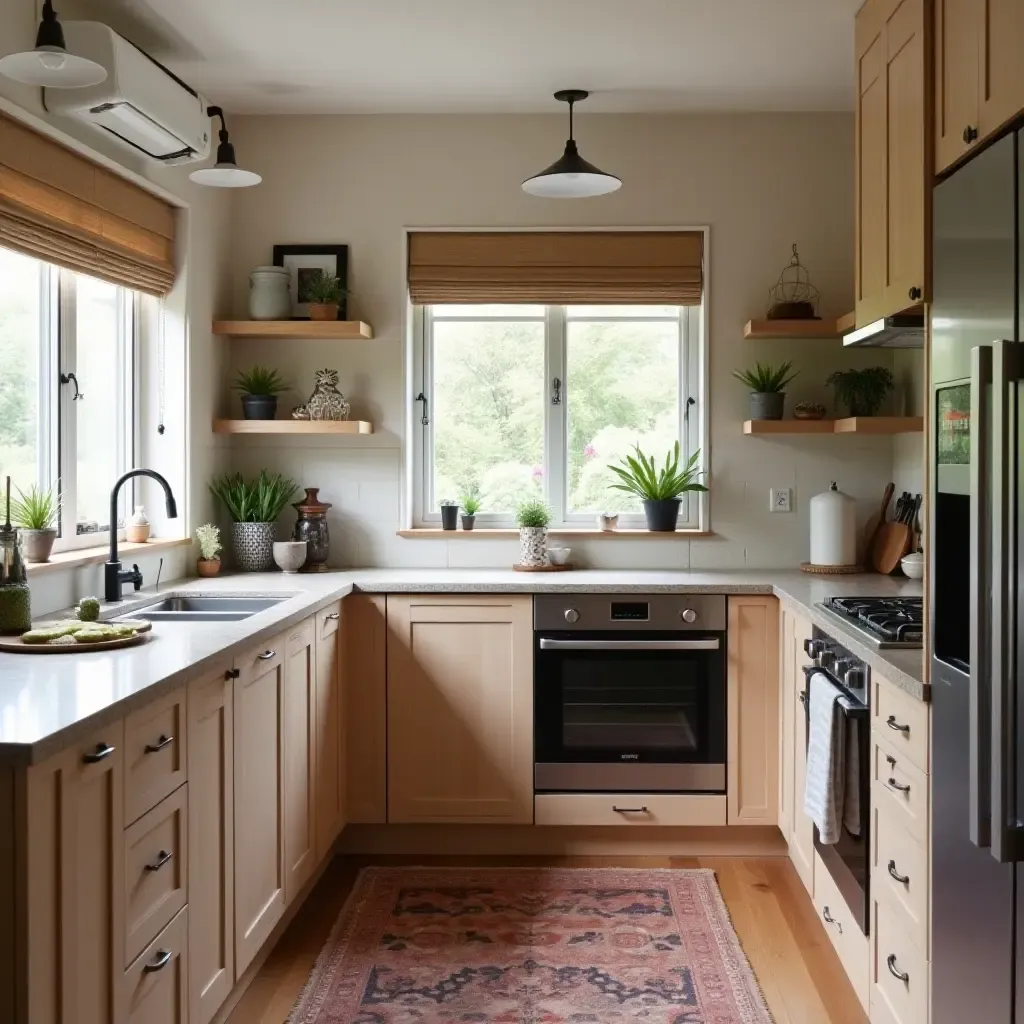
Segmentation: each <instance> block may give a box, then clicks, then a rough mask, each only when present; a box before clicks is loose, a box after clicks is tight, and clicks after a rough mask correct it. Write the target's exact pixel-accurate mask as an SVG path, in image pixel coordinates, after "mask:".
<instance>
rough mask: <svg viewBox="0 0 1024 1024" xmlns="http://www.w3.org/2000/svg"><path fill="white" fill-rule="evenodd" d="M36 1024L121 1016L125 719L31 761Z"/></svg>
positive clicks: (31, 995)
mask: <svg viewBox="0 0 1024 1024" xmlns="http://www.w3.org/2000/svg"><path fill="white" fill-rule="evenodd" d="M27 776H28V777H27V780H26V787H27V791H26V800H27V805H26V806H27V810H28V827H27V829H26V848H25V872H26V891H25V894H24V899H25V905H26V906H27V907H29V908H30V910H31V913H30V914H28V915H27V922H26V927H27V943H26V945H27V948H26V950H25V961H24V962H26V963H27V964H29V965H31V966H30V969H29V971H28V988H27V1013H26V1014H25V1017H26V1019H27V1020H30V1021H31V1022H32V1024H66V1022H68V1021H74V1022H75V1024H111V1021H115V1022H116V1021H118V1013H119V1000H120V986H121V979H122V977H123V975H124V950H125V933H124V927H125V925H124V722H123V720H121V719H118V720H117V721H116V722H112V723H110V724H109V725H106V726H104V727H103V728H101V729H97V730H96V732H95V733H94V734H92V735H91V736H89V737H87V738H86V739H84V740H83V741H82V742H81V743H77V744H75V745H74V746H73V747H71V748H69V749H67V750H65V751H62V752H61V753H60V754H58V755H57V756H55V757H53V758H52V759H51V760H49V761H45V762H43V763H42V764H39V765H35V766H33V767H32V768H30V769H29V770H28V773H27Z"/></svg>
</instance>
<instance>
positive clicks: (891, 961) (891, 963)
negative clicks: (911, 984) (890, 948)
mask: <svg viewBox="0 0 1024 1024" xmlns="http://www.w3.org/2000/svg"><path fill="white" fill-rule="evenodd" d="M885 965H886V967H888V968H889V973H890V974H891V975H892V976H893V977H894V978H898V979H899V980H900V981H902V982H903V984H904V985H906V984H907V982H908V981H910V975H909V974H907V972H906V971H901V970H900V969H899V968H898V967H897V966H896V954H895V953H890V954H889V955H888V956H887V957H886V958H885Z"/></svg>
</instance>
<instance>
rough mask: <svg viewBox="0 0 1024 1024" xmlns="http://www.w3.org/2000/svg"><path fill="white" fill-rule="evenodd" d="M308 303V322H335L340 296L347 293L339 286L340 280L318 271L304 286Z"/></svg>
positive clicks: (325, 272) (323, 271)
mask: <svg viewBox="0 0 1024 1024" xmlns="http://www.w3.org/2000/svg"><path fill="white" fill-rule="evenodd" d="M304 291H305V293H306V299H307V301H308V303H309V318H310V320H337V319H338V308H339V307H340V306H341V299H342V296H344V295H347V294H348V292H347V291H346V289H344V288H343V287H342V286H341V278H338V277H335V276H334V275H333V274H328V273H327V271H325V270H320V271H318V272H317V273H316V274H314V275H313V277H311V278H310V280H309V281H308V282H306V283H305V285H304Z"/></svg>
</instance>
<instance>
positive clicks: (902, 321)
mask: <svg viewBox="0 0 1024 1024" xmlns="http://www.w3.org/2000/svg"><path fill="white" fill-rule="evenodd" d="M843 345H844V346H846V345H849V346H850V347H851V348H854V347H856V348H924V314H923V313H900V314H898V315H897V316H887V317H883V318H882V319H881V320H876V321H875V322H874V323H870V324H868V325H867V326H866V327H859V328H858V329H857V330H855V331H850V333H849V334H844V335H843Z"/></svg>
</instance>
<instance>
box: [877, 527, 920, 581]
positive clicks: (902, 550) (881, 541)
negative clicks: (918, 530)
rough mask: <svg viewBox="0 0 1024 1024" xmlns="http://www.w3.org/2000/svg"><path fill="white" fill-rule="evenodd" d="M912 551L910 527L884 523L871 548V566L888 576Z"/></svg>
mask: <svg viewBox="0 0 1024 1024" xmlns="http://www.w3.org/2000/svg"><path fill="white" fill-rule="evenodd" d="M909 550H910V527H909V526H908V525H907V524H906V523H883V524H882V525H881V527H879V530H878V533H877V534H876V535H875V541H874V544H873V545H872V547H871V565H872V567H873V568H874V569H875V571H876V572H883V573H885V574H886V575H887V576H888V575H889V573H891V572H892V571H893V570H894V569H895V568H896V566H897V565H899V564H900V559H901V558H902V557H903V556H904V555H905V554H906V553H907V552H908V551H909Z"/></svg>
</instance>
